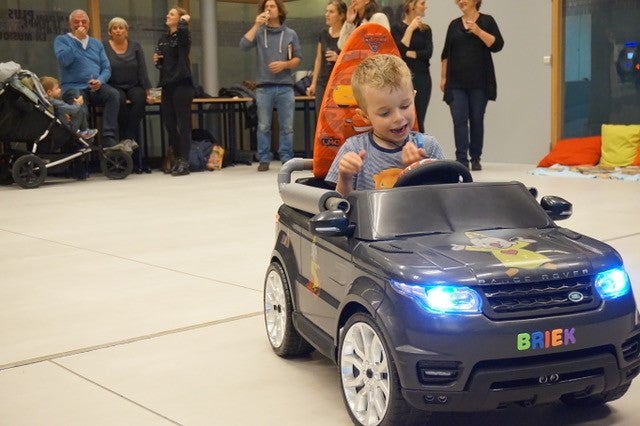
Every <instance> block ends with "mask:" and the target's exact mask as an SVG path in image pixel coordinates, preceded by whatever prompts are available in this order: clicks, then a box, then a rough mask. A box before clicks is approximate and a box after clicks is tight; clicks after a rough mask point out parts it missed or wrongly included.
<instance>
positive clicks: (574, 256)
mask: <svg viewBox="0 0 640 426" xmlns="http://www.w3.org/2000/svg"><path fill="white" fill-rule="evenodd" d="M354 254H356V256H357V257H360V258H362V259H368V263H369V264H374V265H377V266H378V267H379V268H381V269H383V270H385V272H386V275H388V276H389V277H392V278H394V279H397V280H400V281H404V282H421V283H436V282H439V283H442V282H443V281H442V280H445V277H446V283H447V284H453V283H460V284H463V285H477V284H487V283H502V282H504V283H509V282H527V281H544V280H550V279H558V278H570V277H578V276H586V275H591V274H593V273H594V272H598V271H601V270H604V269H606V268H611V267H614V266H619V265H620V264H621V259H620V256H619V255H618V254H617V252H615V251H614V250H613V249H611V248H610V247H609V246H606V245H604V244H602V243H599V242H598V241H596V240H593V239H591V238H588V237H585V236H582V235H580V234H575V233H572V232H570V231H567V230H565V229H563V228H551V229H545V230H539V229H520V230H487V231H468V232H458V233H453V234H446V235H427V236H413V237H407V238H401V239H396V240H394V241H379V242H370V243H362V244H361V245H360V247H358V248H357V249H356V250H355V252H354ZM363 263H366V262H363Z"/></svg>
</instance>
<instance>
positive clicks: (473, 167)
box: [471, 159, 482, 171]
mask: <svg viewBox="0 0 640 426" xmlns="http://www.w3.org/2000/svg"><path fill="white" fill-rule="evenodd" d="M471 170H473V171H478V170H482V165H481V164H480V160H473V159H472V160H471Z"/></svg>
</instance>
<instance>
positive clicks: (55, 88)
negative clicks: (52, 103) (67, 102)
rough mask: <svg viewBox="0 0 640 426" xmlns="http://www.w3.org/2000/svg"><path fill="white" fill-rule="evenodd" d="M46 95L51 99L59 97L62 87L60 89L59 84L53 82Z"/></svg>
mask: <svg viewBox="0 0 640 426" xmlns="http://www.w3.org/2000/svg"><path fill="white" fill-rule="evenodd" d="M47 95H49V97H50V98H53V99H60V98H61V97H62V89H60V85H59V84H55V85H54V86H53V89H51V90H47Z"/></svg>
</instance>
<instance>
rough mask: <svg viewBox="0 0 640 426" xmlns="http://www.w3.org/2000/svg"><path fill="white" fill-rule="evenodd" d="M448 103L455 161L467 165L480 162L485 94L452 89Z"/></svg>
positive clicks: (480, 91) (482, 91)
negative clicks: (454, 146)
mask: <svg viewBox="0 0 640 426" xmlns="http://www.w3.org/2000/svg"><path fill="white" fill-rule="evenodd" d="M451 95H452V98H453V99H452V100H451V102H449V109H450V110H451V117H452V118H453V137H454V139H455V142H456V160H458V161H460V162H462V163H465V164H466V163H468V161H469V158H468V157H467V155H470V156H471V159H472V160H478V161H479V160H480V157H481V156H482V146H483V144H484V112H485V111H486V109H487V102H488V101H489V99H488V98H487V94H486V92H485V91H484V90H482V89H470V90H462V89H452V90H451Z"/></svg>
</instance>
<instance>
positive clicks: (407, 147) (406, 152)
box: [402, 142, 427, 167]
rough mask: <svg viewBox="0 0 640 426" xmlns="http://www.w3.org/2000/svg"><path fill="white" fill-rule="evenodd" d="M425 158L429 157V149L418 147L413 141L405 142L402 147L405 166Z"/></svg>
mask: <svg viewBox="0 0 640 426" xmlns="http://www.w3.org/2000/svg"><path fill="white" fill-rule="evenodd" d="M423 158H427V151H426V150H425V149H424V148H418V147H417V146H416V144H414V143H413V142H407V143H406V144H404V147H403V148H402V164H404V166H405V167H408V166H410V165H412V164H413V163H415V162H416V161H420V160H422V159H423Z"/></svg>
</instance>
